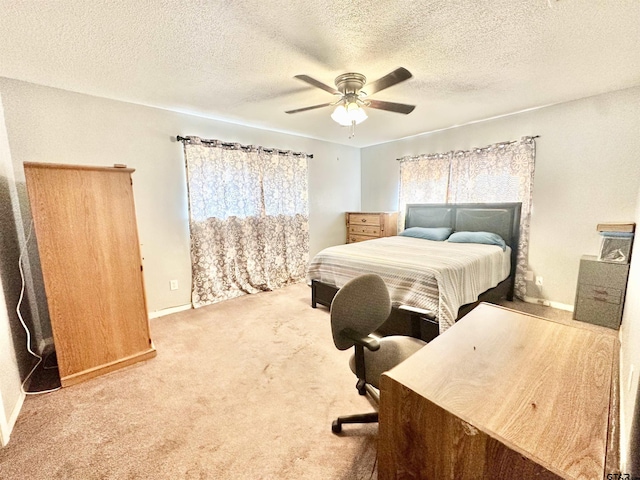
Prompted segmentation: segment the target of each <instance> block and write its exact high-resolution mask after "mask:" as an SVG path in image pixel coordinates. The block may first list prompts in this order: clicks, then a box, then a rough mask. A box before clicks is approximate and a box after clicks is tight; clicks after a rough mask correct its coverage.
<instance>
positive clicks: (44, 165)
mask: <svg viewBox="0 0 640 480" xmlns="http://www.w3.org/2000/svg"><path fill="white" fill-rule="evenodd" d="M23 165H24V166H25V167H29V168H52V169H56V170H59V169H61V168H64V169H69V170H96V171H108V172H111V171H118V172H124V173H133V172H135V171H136V169H135V168H128V167H107V166H101V165H73V164H68V163H45V162H24V164H23Z"/></svg>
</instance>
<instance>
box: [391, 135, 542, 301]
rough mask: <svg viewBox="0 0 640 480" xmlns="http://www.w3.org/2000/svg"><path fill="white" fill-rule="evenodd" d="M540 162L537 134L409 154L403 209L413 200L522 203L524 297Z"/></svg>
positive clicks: (520, 280) (519, 275) (520, 282)
mask: <svg viewBox="0 0 640 480" xmlns="http://www.w3.org/2000/svg"><path fill="white" fill-rule="evenodd" d="M534 166H535V140H534V139H533V138H532V137H523V138H522V139H521V140H520V141H516V142H504V143H496V144H494V145H489V146H487V147H484V148H474V149H471V150H465V151H454V152H447V153H443V154H436V155H420V156H418V157H405V158H402V159H400V208H402V209H404V208H405V205H406V204H407V203H493V202H522V211H521V221H520V242H519V245H518V250H519V251H518V259H517V264H516V280H515V293H516V295H517V296H518V297H520V298H524V296H525V293H526V283H525V274H526V270H527V258H528V250H529V223H530V219H531V198H532V195H533V175H534ZM445 179H446V180H445ZM445 183H446V186H443V185H444V184H445Z"/></svg>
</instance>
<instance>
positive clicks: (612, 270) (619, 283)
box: [579, 259, 629, 290]
mask: <svg viewBox="0 0 640 480" xmlns="http://www.w3.org/2000/svg"><path fill="white" fill-rule="evenodd" d="M628 272H629V264H623V263H609V262H599V261H591V260H584V259H583V260H582V261H581V262H580V273H579V283H581V284H587V285H602V286H604V287H606V288H609V287H611V288H618V289H620V290H623V289H625V287H626V285H627V274H628Z"/></svg>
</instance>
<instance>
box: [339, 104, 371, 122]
mask: <svg viewBox="0 0 640 480" xmlns="http://www.w3.org/2000/svg"><path fill="white" fill-rule="evenodd" d="M331 118H332V119H333V120H334V121H335V122H336V123H339V124H340V125H342V126H343V127H350V126H351V125H353V122H355V124H356V125H358V124H360V123H362V122H364V121H365V120H366V119H367V113H366V112H365V111H364V109H363V108H361V107H360V105H358V104H357V103H355V102H351V103H348V104H347V106H346V107H345V106H344V105H338V106H337V107H336V109H335V110H334V111H333V113H332V114H331Z"/></svg>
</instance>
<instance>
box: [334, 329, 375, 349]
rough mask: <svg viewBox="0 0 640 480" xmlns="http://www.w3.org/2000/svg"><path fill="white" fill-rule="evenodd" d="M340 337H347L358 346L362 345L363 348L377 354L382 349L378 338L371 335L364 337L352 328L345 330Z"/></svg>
mask: <svg viewBox="0 0 640 480" xmlns="http://www.w3.org/2000/svg"><path fill="white" fill-rule="evenodd" d="M340 335H343V336H345V337H347V338H348V339H349V340H352V341H353V342H354V343H355V344H356V345H360V346H361V347H365V348H366V349H367V350H371V351H372V352H375V351H376V350H379V349H380V342H379V341H378V339H377V338H375V337H372V336H370V335H362V334H361V333H358V332H356V331H355V330H353V329H351V328H345V329H344V330H342V331H341V332H340Z"/></svg>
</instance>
